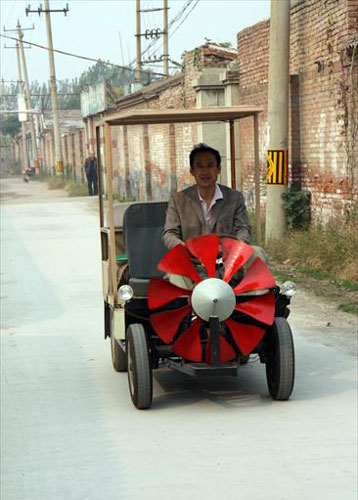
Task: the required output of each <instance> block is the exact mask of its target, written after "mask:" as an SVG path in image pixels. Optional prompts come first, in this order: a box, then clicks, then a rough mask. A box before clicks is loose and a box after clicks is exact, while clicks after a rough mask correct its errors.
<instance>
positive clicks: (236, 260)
mask: <svg viewBox="0 0 358 500" xmlns="http://www.w3.org/2000/svg"><path fill="white" fill-rule="evenodd" d="M221 247H222V251H223V262H224V267H225V272H224V278H223V279H224V281H226V282H227V283H228V282H229V281H230V280H231V278H232V277H233V275H234V273H235V272H236V271H237V270H238V269H240V267H242V266H243V265H244V264H245V263H246V262H247V261H248V260H249V258H250V257H251V255H252V254H253V253H254V249H253V248H252V247H251V246H250V245H247V244H246V243H244V242H243V241H238V240H235V239H234V238H221Z"/></svg>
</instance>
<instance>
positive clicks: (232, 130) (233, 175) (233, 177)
mask: <svg viewBox="0 0 358 500" xmlns="http://www.w3.org/2000/svg"><path fill="white" fill-rule="evenodd" d="M229 128H230V167H231V168H230V171H231V187H232V188H233V189H236V169H235V124H234V120H230V123H229Z"/></svg>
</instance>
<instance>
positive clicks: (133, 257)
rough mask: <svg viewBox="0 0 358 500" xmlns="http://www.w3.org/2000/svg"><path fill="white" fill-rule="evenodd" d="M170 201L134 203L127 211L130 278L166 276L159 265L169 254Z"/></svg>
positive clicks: (126, 240)
mask: <svg viewBox="0 0 358 500" xmlns="http://www.w3.org/2000/svg"><path fill="white" fill-rule="evenodd" d="M167 207H168V202H166V201H165V202H163V201H162V202H154V203H134V204H133V205H131V206H130V207H128V208H127V210H126V211H125V213H124V219H123V232H124V241H125V249H126V255H127V257H128V265H129V278H130V281H133V279H139V280H149V279H150V278H151V277H152V276H163V273H162V272H161V271H158V269H157V265H158V263H159V261H160V260H161V258H162V257H163V256H164V255H165V254H166V252H167V249H166V247H165V246H164V243H163V242H162V233H163V227H164V222H165V215H166V211H167Z"/></svg>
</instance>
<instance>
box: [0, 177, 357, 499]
mask: <svg viewBox="0 0 358 500" xmlns="http://www.w3.org/2000/svg"><path fill="white" fill-rule="evenodd" d="M4 186H5V188H6V189H7V191H8V192H9V190H10V191H11V192H13V193H16V192H19V193H20V194H19V195H18V198H17V199H14V196H11V195H9V196H5V203H4V204H3V205H2V211H1V241H2V245H1V296H2V318H1V320H2V334H1V358H2V373H1V383H2V390H1V419H2V420H1V431H2V439H1V445H2V456H1V469H2V471H1V472H2V487H1V488H2V489H1V500H85V499H86V500H122V499H123V500H154V499H156V500H157V499H173V500H184V499H185V500H188V499H190V500H214V499H215V500H226V499H240V498H242V499H245V500H246V499H250V500H271V499H272V500H281V499H282V500H296V499H297V500H320V499H322V500H323V499H324V500H338V499H339V500H356V498H357V496H356V495H357V491H356V479H357V477H356V462H357V454H356V451H357V448H356V440H357V420H356V419H357V414H356V410H357V399H356V374H357V371H356V368H357V365H356V358H354V357H353V356H352V355H350V354H349V353H348V351H349V350H350V344H349V342H350V341H351V340H349V339H351V338H352V337H349V335H352V331H353V326H350V325H353V323H352V322H351V321H349V320H348V322H346V326H345V328H343V327H342V330H340V327H339V324H338V325H336V326H334V321H333V320H331V321H333V323H332V324H333V326H331V333H332V338H333V339H337V338H339V337H340V336H341V335H342V337H343V340H342V341H341V342H340V343H341V344H342V343H345V347H344V348H343V350H342V349H338V348H337V345H338V344H337V343H336V342H334V341H332V342H326V341H325V340H324V339H325V337H324V336H323V333H322V328H323V325H322V318H320V320H317V324H316V325H315V324H314V321H313V320H312V317H311V320H310V328H309V329H308V328H307V322H306V323H305V321H306V319H307V318H305V312H304V311H302V308H301V312H300V313H299V314H296V313H295V311H294V308H293V313H292V319H291V324H292V326H293V327H294V330H295V343H296V353H297V378H296V386H295V390H294V393H293V396H292V399H291V400H290V401H289V402H273V401H272V400H271V399H270V398H269V397H268V394H267V387H266V381H265V374H264V367H263V366H261V365H260V364H259V363H250V364H249V365H247V366H244V367H243V368H242V369H241V370H240V374H239V376H238V378H237V379H230V378H215V379H209V380H204V379H200V380H194V379H192V378H187V377H186V376H184V375H180V374H176V373H174V372H171V371H162V372H159V373H157V374H156V376H155V386H154V395H155V398H154V403H153V407H152V409H151V410H149V411H138V410H136V409H135V408H134V407H133V406H132V404H131V402H130V398H129V394H128V389H127V380H126V375H125V374H116V373H115V372H114V371H113V370H112V367H111V362H110V347H109V343H108V341H106V342H105V341H104V340H103V326H102V317H103V312H102V295H101V271H100V266H99V255H100V248H99V238H98V222H97V216H96V213H95V209H94V201H95V200H93V199H89V198H83V199H73V200H71V199H67V198H56V197H54V196H53V195H52V196H48V195H47V196H46V198H42V197H41V196H40V195H41V192H43V188H42V187H41V188H40V187H38V185H35V184H32V185H30V186H27V185H25V184H24V186H26V187H24V186H23V185H21V184H20V183H19V182H18V181H5V184H4ZM31 186H32V187H31ZM27 187H29V188H31V189H32V197H31V196H30V197H27V198H25V197H24V193H23V191H24V189H27ZM41 190H42V191H41ZM21 192H22V194H21ZM25 194H26V193H25ZM34 194H35V196H34ZM37 195H38V198H37ZM347 318H348V317H347ZM302 325H303V327H302ZM305 325H306V326H305ZM342 325H343V323H342ZM343 326H344V325H343ZM332 328H333V330H332ZM310 333H312V339H313V340H311V339H310V336H309V334H310ZM345 333H347V339H348V340H346V336H345ZM327 339H329V337H327ZM325 343H326V344H327V343H328V344H329V345H328V346H327V345H324V344H325ZM345 351H346V352H345Z"/></svg>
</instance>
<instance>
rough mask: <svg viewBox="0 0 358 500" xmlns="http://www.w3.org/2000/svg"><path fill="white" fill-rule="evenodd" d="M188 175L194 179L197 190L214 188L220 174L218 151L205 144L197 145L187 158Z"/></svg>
mask: <svg viewBox="0 0 358 500" xmlns="http://www.w3.org/2000/svg"><path fill="white" fill-rule="evenodd" d="M189 161H190V173H191V175H192V176H193V177H194V178H195V181H196V184H197V186H198V187H199V188H204V189H207V188H212V187H214V186H215V184H216V181H217V178H218V175H219V174H220V172H221V157H220V153H219V151H217V150H216V149H214V148H211V147H210V146H208V145H207V144H202V143H200V144H197V145H196V146H195V147H194V149H193V150H192V152H191V153H190V156H189Z"/></svg>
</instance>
